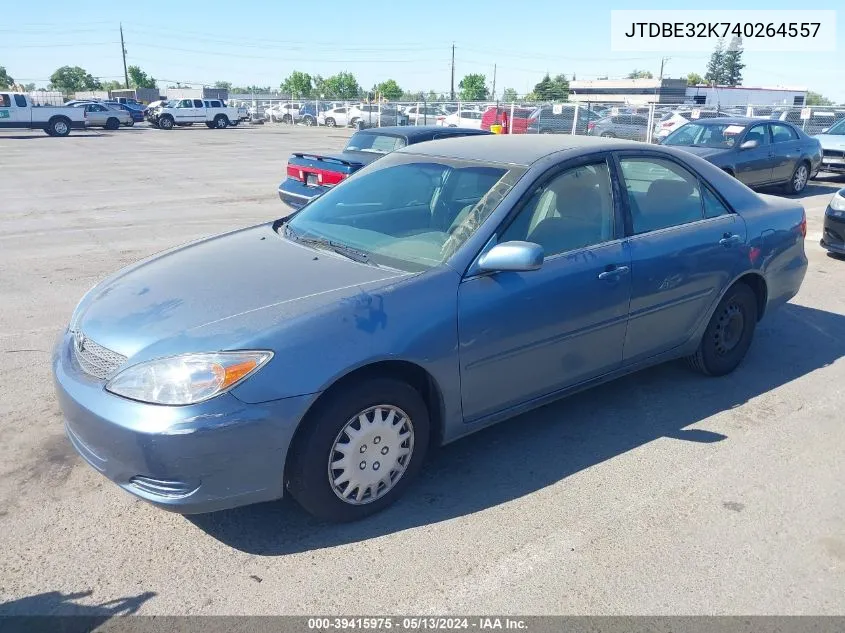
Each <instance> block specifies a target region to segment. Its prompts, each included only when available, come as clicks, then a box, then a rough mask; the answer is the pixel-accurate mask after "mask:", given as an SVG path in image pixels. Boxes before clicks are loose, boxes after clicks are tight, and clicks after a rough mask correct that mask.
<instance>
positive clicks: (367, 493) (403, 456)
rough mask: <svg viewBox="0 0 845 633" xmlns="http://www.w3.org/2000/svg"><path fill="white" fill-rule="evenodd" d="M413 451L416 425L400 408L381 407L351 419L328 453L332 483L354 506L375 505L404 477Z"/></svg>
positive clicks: (339, 493) (337, 492)
mask: <svg viewBox="0 0 845 633" xmlns="http://www.w3.org/2000/svg"><path fill="white" fill-rule="evenodd" d="M413 452H414V426H413V424H412V423H411V419H410V418H409V417H408V415H407V414H406V413H405V412H404V411H402V410H401V409H400V408H398V407H394V406H392V405H387V404H381V405H378V406H375V407H370V408H369V409H365V410H364V411H361V412H360V413H359V414H358V415H356V416H355V417H353V418H352V419H350V420H349V421H348V422H347V423H346V424H345V425H344V427H343V428H342V429H341V431H340V433H338V435H337V437H336V438H335V441H334V444H333V445H332V450H331V452H330V453H329V464H328V467H329V472H328V474H329V482H330V483H331V486H332V490H334V493H335V494H336V495H337V496H338V498H339V499H340V500H341V501H343V502H345V503H349V504H351V505H364V504H367V503H372V502H373V501H375V500H376V499H380V498H381V497H383V496H384V495H385V494H387V493H388V492H389V491H390V490H391V489H392V488H393V487H394V486H395V485H396V483H397V482H398V481H399V480H400V479H401V478H402V475H404V474H405V471H406V469H407V468H408V464H409V463H410V461H411V456H412V455H413Z"/></svg>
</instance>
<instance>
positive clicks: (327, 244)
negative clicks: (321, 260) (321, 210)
mask: <svg viewBox="0 0 845 633" xmlns="http://www.w3.org/2000/svg"><path fill="white" fill-rule="evenodd" d="M285 237H289V238H291V239H292V240H294V241H297V242H299V243H301V244H308V245H310V246H317V247H322V248H326V249H328V250H330V251H332V252H335V253H337V254H338V255H343V256H344V257H346V258H348V259H351V260H353V261H356V262H359V263H362V264H372V265H373V266H375V265H376V264H375V263H373V262H371V261H370V256H369V255H367V253H365V252H364V251H359V250H358V249H357V248H352V247H351V246H347V245H346V244H341V243H340V242H335V241H332V240H330V239H327V238H325V237H311V236H308V235H299V234H298V233H297V232H296V231H294V230H293V229H292V228H291V227H290V225H289V224H286V225H285Z"/></svg>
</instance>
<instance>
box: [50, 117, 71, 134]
mask: <svg viewBox="0 0 845 633" xmlns="http://www.w3.org/2000/svg"><path fill="white" fill-rule="evenodd" d="M44 131H45V132H46V133H47V135H48V136H67V135H68V134H70V121H69V120H68V119H67V118H65V117H63V116H57V117H53V118H52V119H50V120H49V121H48V122H47V127H46V128H44Z"/></svg>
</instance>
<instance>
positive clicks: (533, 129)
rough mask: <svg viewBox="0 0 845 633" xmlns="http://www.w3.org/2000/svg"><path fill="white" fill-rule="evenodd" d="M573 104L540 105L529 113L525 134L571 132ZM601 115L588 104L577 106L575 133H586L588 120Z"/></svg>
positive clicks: (599, 117) (573, 114) (595, 119)
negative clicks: (558, 105) (556, 106)
mask: <svg viewBox="0 0 845 633" xmlns="http://www.w3.org/2000/svg"><path fill="white" fill-rule="evenodd" d="M575 110H576V108H575V106H574V105H564V106H560V107H558V108H555V107H554V106H550V105H548V106H541V107H539V108H537V109H536V110H534V112H532V113H531V116H530V117H529V118H528V129H527V130H526V133H527V134H572V123H573V119H574V118H575ZM601 118H602V117H601V115H600V114H599V113H598V112H597V111H595V110H593V109H591V108H590V107H589V106H586V105H585V106H579V107H578V122H577V123H576V124H575V134H588V133H589V124H590V122H595V121H598V120H599V119H601Z"/></svg>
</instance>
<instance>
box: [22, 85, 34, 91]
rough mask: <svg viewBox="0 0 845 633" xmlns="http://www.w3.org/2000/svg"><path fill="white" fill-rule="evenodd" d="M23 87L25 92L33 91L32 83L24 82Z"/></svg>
mask: <svg viewBox="0 0 845 633" xmlns="http://www.w3.org/2000/svg"><path fill="white" fill-rule="evenodd" d="M23 89H24V90H26V91H27V92H35V84H34V83H28V84H24V85H23Z"/></svg>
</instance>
